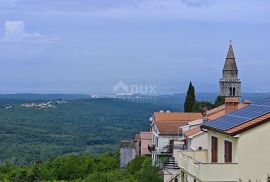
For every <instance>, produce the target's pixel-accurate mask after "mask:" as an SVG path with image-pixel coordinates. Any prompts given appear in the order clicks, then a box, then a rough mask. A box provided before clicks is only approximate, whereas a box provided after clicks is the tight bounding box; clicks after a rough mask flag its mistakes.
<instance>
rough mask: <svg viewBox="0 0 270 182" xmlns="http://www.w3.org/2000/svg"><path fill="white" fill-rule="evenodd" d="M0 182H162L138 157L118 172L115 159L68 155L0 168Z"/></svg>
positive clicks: (106, 156)
mask: <svg viewBox="0 0 270 182" xmlns="http://www.w3.org/2000/svg"><path fill="white" fill-rule="evenodd" d="M0 181H3V182H38V181H55V182H56V181H59V182H60V181H61V182H64V181H71V182H161V181H162V178H161V176H160V174H159V171H158V169H157V168H155V167H153V166H152V165H151V158H148V157H137V158H135V159H134V160H133V161H131V162H130V163H129V164H128V165H127V166H126V167H125V168H119V157H118V155H113V154H104V155H100V156H98V157H93V156H90V155H75V154H70V155H63V156H60V157H57V158H54V159H51V160H47V161H35V162H33V163H32V165H27V166H15V165H13V164H10V163H3V164H0Z"/></svg>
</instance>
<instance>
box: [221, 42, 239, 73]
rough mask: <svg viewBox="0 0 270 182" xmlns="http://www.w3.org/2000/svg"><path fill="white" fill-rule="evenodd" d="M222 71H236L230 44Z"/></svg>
mask: <svg viewBox="0 0 270 182" xmlns="http://www.w3.org/2000/svg"><path fill="white" fill-rule="evenodd" d="M223 70H230V71H231V70H237V65H236V62H235V57H234V53H233V48H232V44H230V46H229V49H228V53H227V57H226V61H225V64H224V67H223Z"/></svg>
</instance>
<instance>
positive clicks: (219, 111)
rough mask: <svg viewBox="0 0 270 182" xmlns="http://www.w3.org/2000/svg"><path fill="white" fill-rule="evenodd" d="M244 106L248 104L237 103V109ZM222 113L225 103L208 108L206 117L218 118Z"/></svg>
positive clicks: (223, 113) (223, 112) (210, 118)
mask: <svg viewBox="0 0 270 182" xmlns="http://www.w3.org/2000/svg"><path fill="white" fill-rule="evenodd" d="M246 106H248V104H242V103H240V104H238V107H237V109H241V108H243V107H246ZM215 111H216V112H215ZM223 115H225V105H222V106H219V107H217V108H214V109H211V110H209V114H208V116H207V119H208V120H210V121H211V120H214V119H216V118H219V117H221V116H223Z"/></svg>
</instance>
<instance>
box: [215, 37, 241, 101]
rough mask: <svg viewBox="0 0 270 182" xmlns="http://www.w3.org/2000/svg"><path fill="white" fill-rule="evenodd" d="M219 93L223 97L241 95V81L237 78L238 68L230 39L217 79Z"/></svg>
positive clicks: (238, 96)
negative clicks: (219, 77)
mask: <svg viewBox="0 0 270 182" xmlns="http://www.w3.org/2000/svg"><path fill="white" fill-rule="evenodd" d="M219 84H220V95H221V96H225V97H236V98H240V97H241V81H240V79H239V78H238V69H237V65H236V61H235V57H234V53H233V47H232V41H230V45H229V49H228V52H227V57H226V60H225V64H224V67H223V74H222V78H221V79H220V81H219Z"/></svg>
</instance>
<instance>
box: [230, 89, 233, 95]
mask: <svg viewBox="0 0 270 182" xmlns="http://www.w3.org/2000/svg"><path fill="white" fill-rule="evenodd" d="M232 94H233V89H232V87H230V96H232Z"/></svg>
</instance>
